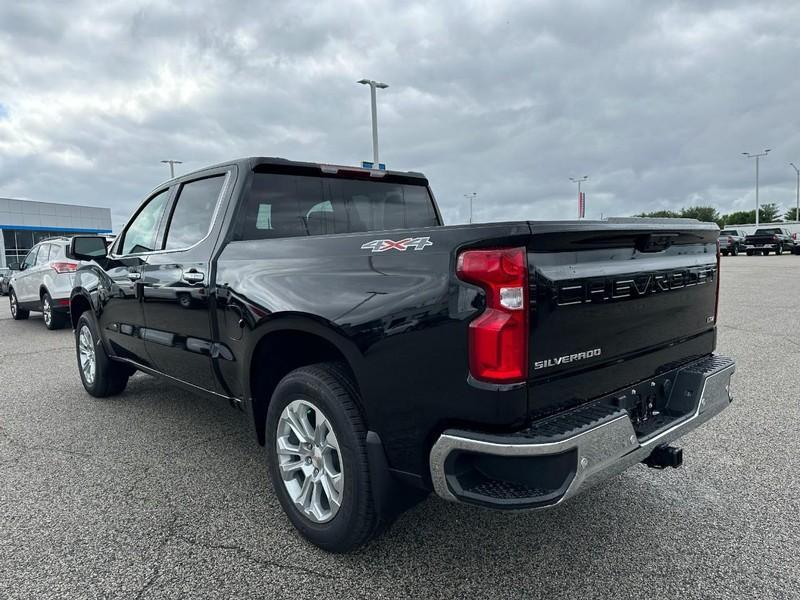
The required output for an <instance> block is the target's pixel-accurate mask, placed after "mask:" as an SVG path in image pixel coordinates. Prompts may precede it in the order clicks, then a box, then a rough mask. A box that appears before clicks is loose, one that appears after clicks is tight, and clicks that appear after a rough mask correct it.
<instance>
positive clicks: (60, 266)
mask: <svg viewBox="0 0 800 600" xmlns="http://www.w3.org/2000/svg"><path fill="white" fill-rule="evenodd" d="M50 266H51V267H53V270H54V271H55V272H56V273H74V272H75V271H77V270H78V263H74V262H54V263H53V264H51V265H50Z"/></svg>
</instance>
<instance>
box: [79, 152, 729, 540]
mask: <svg viewBox="0 0 800 600" xmlns="http://www.w3.org/2000/svg"><path fill="white" fill-rule="evenodd" d="M718 236H719V230H718V228H717V226H716V225H714V224H712V223H700V222H697V221H694V220H660V221H659V220H645V219H624V220H619V221H602V222H592V221H580V222H568V221H564V222H536V221H519V222H511V223H487V224H476V225H455V226H444V225H443V224H442V218H441V215H440V213H439V209H438V208H437V205H436V203H435V201H434V197H433V194H432V193H431V191H430V188H429V185H428V181H427V180H426V178H425V177H424V176H423V175H421V174H419V173H410V172H409V173H406V172H394V171H377V170H364V169H359V168H353V167H340V166H331V165H325V164H311V163H300V162H291V161H287V160H283V159H277V158H247V159H242V160H237V161H234V162H229V163H225V164H220V165H217V166H214V167H210V168H207V169H204V170H201V171H197V172H194V173H191V174H187V175H183V176H181V177H179V178H175V179H173V180H171V181H168V182H166V183H164V184H163V185H161V186H159V187H157V188H156V189H155V190H154V191H153V192H152V193H150V194H149V195H148V196H147V198H146V199H145V200H144V202H143V203H142V204H141V206H140V207H139V208H138V210H137V211H136V212H135V213H134V215H133V217H132V218H131V220H130V221H129V222H128V224H127V225H126V226H125V227H124V228H123V230H122V232H121V234H120V235H119V236H118V238H117V239H116V241H115V242H114V243H113V245H111V247H110V248H109V249H108V251H106V245H105V243H104V242H103V241H102V240H101V238H97V237H92V236H83V237H82V236H78V237H75V238H74V239H73V242H72V246H71V249H70V255H71V256H72V257H74V258H76V259H83V260H86V261H91V263H89V264H87V265H86V266H83V267H81V268H80V269H79V270H78V272H77V274H76V285H75V288H74V290H73V292H72V295H71V305H70V309H71V312H70V314H71V319H72V325H73V328H74V331H75V340H76V353H77V362H78V372H79V374H80V378H81V381H82V382H83V386H84V387H85V389H86V391H87V392H88V393H89V394H91V395H93V396H98V397H105V396H111V395H114V394H119V393H120V392H122V391H123V389H124V388H125V386H126V383H127V381H128V378H129V377H130V376H131V375H132V374H133V373H134V372H136V371H142V372H144V373H147V374H150V375H155V376H158V377H161V378H163V379H165V380H167V381H168V382H171V383H174V384H177V385H179V386H181V387H183V388H185V389H187V390H190V391H192V392H197V393H199V394H201V395H204V396H206V397H208V398H211V399H214V400H218V401H222V402H225V403H230V405H231V406H232V407H234V409H237V410H240V411H242V412H243V413H244V415H246V418H247V420H248V421H250V423H251V425H252V428H253V431H254V437H255V440H257V441H258V443H260V444H262V445H265V446H266V448H267V464H266V468H267V469H268V473H269V476H270V478H271V481H272V484H273V488H274V493H275V494H276V495H277V497H278V499H279V501H280V503H281V505H282V507H283V509H284V510H285V512H286V514H287V515H288V518H289V519H290V520H291V522H292V523H293V525H294V526H295V527H296V528H297V529H298V530H299V531H300V532H301V534H302V535H303V536H305V537H306V538H307V539H308V540H310V541H311V542H313V543H314V544H316V545H318V546H320V547H321V548H324V549H326V550H329V551H335V552H345V551H349V550H352V549H354V548H357V547H358V546H360V545H362V544H364V543H365V542H367V541H368V540H369V539H371V538H372V537H373V536H374V535H376V534H377V533H378V532H379V531H381V530H382V529H383V528H384V527H385V526H386V525H387V524H388V523H390V522H391V521H392V519H394V518H396V517H397V515H399V514H400V513H401V512H402V511H403V510H404V509H406V508H408V507H410V506H411V505H413V504H414V503H415V502H417V501H419V500H420V499H422V498H424V497H425V496H426V495H427V494H428V493H429V492H430V491H435V493H436V494H438V495H439V496H441V497H442V498H444V499H446V500H449V501H454V502H463V503H468V504H472V505H476V506H480V507H488V508H492V509H536V508H545V507H553V506H557V505H559V504H561V503H562V502H564V501H565V500H567V499H568V498H570V497H572V496H574V495H575V494H577V493H579V492H581V491H582V490H584V489H586V488H588V487H590V486H591V485H593V484H595V483H597V482H599V481H602V480H604V479H606V478H608V477H610V476H612V475H613V474H616V473H619V472H621V471H622V470H624V469H626V468H628V467H630V466H632V465H635V464H638V463H645V464H647V465H649V466H652V467H660V468H663V467H667V466H669V467H676V466H678V465H680V463H681V461H682V452H681V450H680V449H679V448H677V447H675V446H671V445H670V443H671V442H673V441H674V440H675V439H676V438H678V437H679V436H681V435H682V434H685V433H686V432H688V431H691V430H693V429H695V428H696V427H698V426H699V425H701V424H702V423H704V422H705V421H707V420H709V419H710V418H712V417H714V416H715V415H716V414H718V413H719V412H720V411H722V410H723V409H724V408H726V407H727V406H728V405H729V403H730V401H731V396H730V388H729V383H730V379H731V375H732V373H733V371H734V362H733V361H732V360H731V359H729V358H725V357H723V356H719V355H717V354H715V352H714V349H715V344H716V323H717V299H718V295H719V264H720V263H719V251H718V244H717V242H718Z"/></svg>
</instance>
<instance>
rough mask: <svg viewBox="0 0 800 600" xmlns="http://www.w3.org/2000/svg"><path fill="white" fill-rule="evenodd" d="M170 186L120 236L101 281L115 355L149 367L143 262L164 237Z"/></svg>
mask: <svg viewBox="0 0 800 600" xmlns="http://www.w3.org/2000/svg"><path fill="white" fill-rule="evenodd" d="M169 197H170V188H164V189H161V190H158V191H156V192H155V193H154V194H153V195H151V196H150V198H148V199H147V200H146V201H145V202H144V203H143V204H142V206H141V208H140V209H139V210H138V212H137V213H136V214H135V215H134V217H133V219H132V220H131V221H130V222H129V223H128V225H127V227H126V228H125V230H124V231H123V232H122V233H121V234H120V236H119V237H118V238H117V240H116V242H115V243H114V245H113V246H112V248H111V252H110V254H109V256H108V260H107V261H106V265H105V267H104V272H103V275H104V277H103V281H102V282H101V289H102V290H103V291H102V294H101V300H100V301H101V303H102V311H101V312H100V316H99V317H98V319H99V324H100V330H101V331H102V332H103V335H104V336H105V338H106V340H107V341H108V343H109V345H110V346H111V351H112V352H113V353H114V355H115V356H119V357H120V358H127V359H129V360H132V361H134V362H137V363H139V364H142V365H145V366H151V362H150V360H149V357H148V355H147V352H146V350H145V344H144V337H143V336H144V333H145V323H144V311H143V310H142V302H141V300H142V283H141V280H142V265H144V263H145V260H146V259H147V256H148V255H149V254H150V253H151V252H153V251H154V250H155V248H156V247H157V245H158V244H159V239H160V238H161V228H162V227H163V221H164V215H165V213H166V209H167V205H168V201H169Z"/></svg>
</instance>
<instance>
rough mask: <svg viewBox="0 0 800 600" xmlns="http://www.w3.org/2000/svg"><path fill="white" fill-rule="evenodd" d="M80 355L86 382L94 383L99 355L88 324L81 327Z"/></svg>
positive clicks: (79, 339)
mask: <svg viewBox="0 0 800 600" xmlns="http://www.w3.org/2000/svg"><path fill="white" fill-rule="evenodd" d="M78 355H79V357H80V361H81V371H82V372H83V378H84V380H86V383H88V384H89V385H92V384H93V383H94V378H95V372H96V370H97V356H96V354H95V349H94V337H93V336H92V331H91V330H90V329H89V327H88V326H86V325H84V326H83V327H81V331H80V333H79V334H78Z"/></svg>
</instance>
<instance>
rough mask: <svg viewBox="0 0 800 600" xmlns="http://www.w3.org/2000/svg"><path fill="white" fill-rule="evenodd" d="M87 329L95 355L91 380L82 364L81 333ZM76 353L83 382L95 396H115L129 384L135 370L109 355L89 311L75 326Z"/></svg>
mask: <svg viewBox="0 0 800 600" xmlns="http://www.w3.org/2000/svg"><path fill="white" fill-rule="evenodd" d="M85 330H87V331H88V333H89V334H90V337H91V340H90V341H91V347H92V348H93V349H94V357H95V365H94V377H93V379H91V380H90V378H89V377H88V376H87V374H86V373H85V372H84V369H83V367H82V365H81V335H82V334H83V333H84V331H85ZM75 354H76V357H77V359H78V373H79V374H80V377H81V383H83V387H84V389H85V390H86V391H87V392H89V394H91V395H92V396H94V397H95V398H106V397H108V396H115V395H117V394H119V393H120V392H122V390H124V389H125V386H127V385H128V378H129V377H130V376H131V373H132V372H133V371H132V370H131V369H130V367H128V366H127V365H124V364H122V363H118V362H114V361H113V360H111V359H110V358H109V357H108V354H106V351H105V348H103V344H102V343H101V342H100V338H99V337H98V335H97V328H96V327H95V324H94V320H93V319H92V318H91V317H90V313H88V312H85V313H83V314H82V315H81V317H80V319H78V324H77V325H76V326H75Z"/></svg>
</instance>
